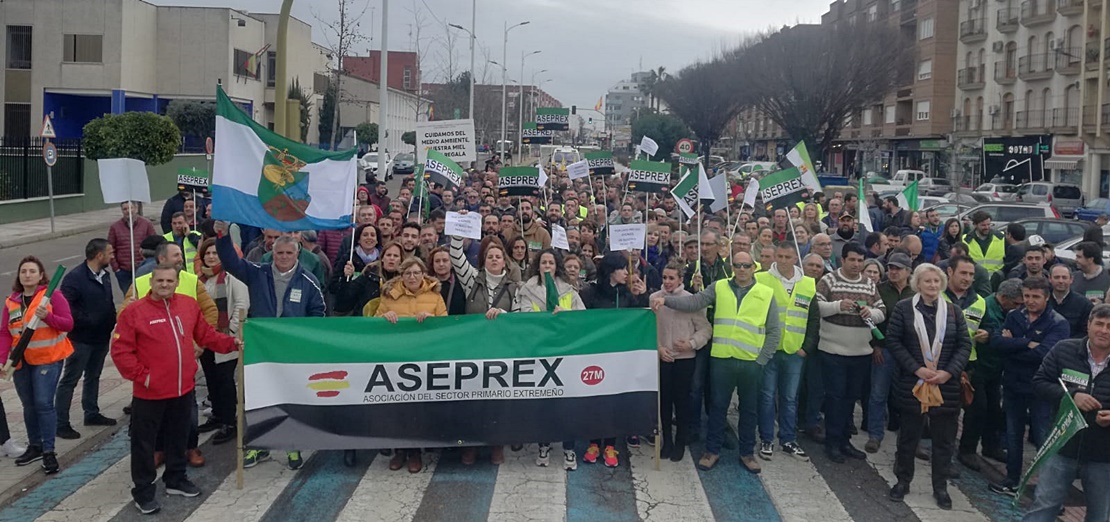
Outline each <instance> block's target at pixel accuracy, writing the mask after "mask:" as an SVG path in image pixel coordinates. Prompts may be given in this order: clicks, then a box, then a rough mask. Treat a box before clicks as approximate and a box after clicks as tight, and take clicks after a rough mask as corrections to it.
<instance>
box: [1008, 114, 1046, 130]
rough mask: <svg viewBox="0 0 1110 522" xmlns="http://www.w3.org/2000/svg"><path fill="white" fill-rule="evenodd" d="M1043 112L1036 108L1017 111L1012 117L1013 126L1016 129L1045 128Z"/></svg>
mask: <svg viewBox="0 0 1110 522" xmlns="http://www.w3.org/2000/svg"><path fill="white" fill-rule="evenodd" d="M1045 112H1046V111H1044V110H1041V109H1037V110H1032V111H1018V112H1017V114H1016V115H1015V117H1014V128H1015V129H1017V130H1039V129H1044V128H1045V121H1044V120H1045Z"/></svg>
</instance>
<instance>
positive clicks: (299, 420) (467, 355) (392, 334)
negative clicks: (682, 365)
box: [243, 310, 658, 449]
mask: <svg viewBox="0 0 1110 522" xmlns="http://www.w3.org/2000/svg"><path fill="white" fill-rule="evenodd" d="M581 332H590V335H585V336H584V335H581ZM243 335H244V343H245V347H244V350H243V354H244V364H245V372H244V376H245V386H244V390H245V396H246V404H245V409H246V413H247V424H248V426H247V431H246V433H245V440H246V442H247V443H249V444H250V446H251V447H255V448H274V449H277V448H298V449H352V448H357V449H363V448H365V449H369V448H385V447H398V448H404V447H428V446H458V445H464V446H467V445H475V446H476V445H490V444H505V443H514V442H521V441H534V440H549V439H551V440H573V439H589V438H594V437H608V436H619V435H624V434H628V433H640V434H650V433H654V429H655V425H656V422H657V418H658V416H657V413H656V412H657V410H656V408H657V405H656V401H657V394H658V355H657V352H656V349H655V343H656V339H655V316H654V314H653V313H652V312H651V311H650V310H588V311H574V312H563V313H560V314H558V315H552V314H505V315H502V316H500V317H498V318H497V320H495V321H490V320H488V319H486V318H485V317H484V316H481V315H465V316H452V317H433V318H429V319H426V320H424V322H422V323H417V322H416V320H415V319H411V318H402V319H400V320H399V321H398V323H397V324H390V323H388V322H387V321H385V320H383V319H375V318H361V317H358V318H281V319H251V320H249V321H247V323H246V325H245V327H244V334H243ZM476 339H481V342H480V343H477V344H476V343H475V340H476ZM399 347H403V349H399ZM587 411H604V412H606V413H605V415H584V414H583V412H587Z"/></svg>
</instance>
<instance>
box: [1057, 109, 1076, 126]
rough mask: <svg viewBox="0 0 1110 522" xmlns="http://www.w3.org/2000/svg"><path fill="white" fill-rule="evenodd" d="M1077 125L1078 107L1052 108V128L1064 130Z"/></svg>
mask: <svg viewBox="0 0 1110 522" xmlns="http://www.w3.org/2000/svg"><path fill="white" fill-rule="evenodd" d="M1078 126H1079V107H1070V108H1064V109H1052V129H1053V130H1066V129H1074V128H1076V127H1078Z"/></svg>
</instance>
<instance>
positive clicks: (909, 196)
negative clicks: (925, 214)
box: [898, 180, 917, 212]
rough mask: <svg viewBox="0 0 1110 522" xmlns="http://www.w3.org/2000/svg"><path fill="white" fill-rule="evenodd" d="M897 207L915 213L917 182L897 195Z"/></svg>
mask: <svg viewBox="0 0 1110 522" xmlns="http://www.w3.org/2000/svg"><path fill="white" fill-rule="evenodd" d="M898 206H899V207H902V208H908V209H910V210H912V211H915V212H916V211H917V180H914V182H913V183H910V186H908V187H906V188H905V190H903V191H902V192H901V193H900V194H898Z"/></svg>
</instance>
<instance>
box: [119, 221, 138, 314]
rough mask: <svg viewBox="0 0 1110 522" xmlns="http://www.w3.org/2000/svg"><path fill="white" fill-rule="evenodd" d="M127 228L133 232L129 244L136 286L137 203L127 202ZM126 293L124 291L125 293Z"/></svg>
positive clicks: (132, 282) (133, 280)
mask: <svg viewBox="0 0 1110 522" xmlns="http://www.w3.org/2000/svg"><path fill="white" fill-rule="evenodd" d="M127 228H128V230H130V231H131V237H130V238H129V239H130V240H129V241H128V242H127V244H128V245H130V246H131V284H135V202H133V201H128V202H127ZM117 279H118V278H117ZM126 291H127V290H126V289H124V292H126ZM136 293H138V291H136ZM123 298H124V299H127V296H126V295H125V296H123Z"/></svg>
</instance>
